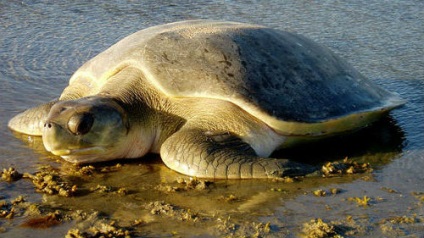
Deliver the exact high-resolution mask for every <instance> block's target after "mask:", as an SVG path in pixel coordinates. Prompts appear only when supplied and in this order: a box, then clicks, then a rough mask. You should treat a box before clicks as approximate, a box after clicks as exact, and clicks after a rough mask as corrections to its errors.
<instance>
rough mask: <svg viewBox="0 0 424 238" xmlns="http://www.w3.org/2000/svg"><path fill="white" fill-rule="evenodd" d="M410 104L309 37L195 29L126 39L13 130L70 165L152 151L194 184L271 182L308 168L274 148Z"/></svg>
mask: <svg viewBox="0 0 424 238" xmlns="http://www.w3.org/2000/svg"><path fill="white" fill-rule="evenodd" d="M402 104H403V101H402V100H401V99H400V98H399V97H398V96H397V94H394V93H390V92H388V91H386V90H384V89H382V88H380V87H378V86H377V85H375V84H374V83H373V82H371V81H370V80H368V79H366V78H365V77H364V76H362V75H361V74H360V73H359V72H358V71H356V70H355V69H354V68H353V67H351V66H350V65H349V64H347V63H346V62H345V61H344V60H342V59H340V58H339V57H338V56H336V55H335V54H334V53H332V52H331V51H330V50H329V49H327V48H326V47H323V46H320V45H318V44H316V43H314V42H313V41H311V40H309V39H307V38H305V37H303V36H300V35H297V34H293V33H289V32H284V31H280V30H275V29H270V28H267V27H264V26H259V25H250V24H243V23H235V22H224V21H210V20H193V21H183V22H176V23H170V24H165V25H159V26H155V27H150V28H147V29H144V30H141V31H139V32H136V33H134V34H132V35H130V36H128V37H126V38H124V39H123V40H121V41H119V42H118V43H116V44H115V45H113V46H112V47H110V48H109V49H107V50H106V51H104V52H102V53H100V54H99V55H97V56H96V57H94V58H93V59H91V60H90V61H88V62H87V63H85V64H84V65H83V66H82V67H81V68H79V69H78V70H77V71H76V72H75V73H74V75H73V76H72V77H71V79H70V82H69V86H67V87H66V88H65V89H64V91H63V93H62V95H61V96H60V98H59V99H58V100H54V101H51V102H49V103H46V104H44V105H41V106H38V107H35V108H32V109H28V110H27V111H25V112H23V113H21V114H18V115H17V116H15V117H14V118H12V119H11V121H10V122H9V127H10V128H11V129H12V130H15V131H18V132H21V133H25V134H32V135H40V136H42V139H43V143H44V146H45V148H46V149H47V150H48V151H50V152H51V153H53V154H54V155H58V156H61V157H62V158H64V159H65V160H67V161H70V162H72V163H92V162H99V161H108V160H113V159H118V158H139V157H142V156H143V155H145V154H146V153H149V152H152V153H160V155H161V158H162V159H163V161H164V163H165V164H166V165H167V166H168V167H169V168H171V169H173V170H176V171H178V172H180V173H183V174H187V175H190V176H197V177H206V178H268V177H279V176H285V175H290V174H291V173H297V172H300V173H302V171H303V169H304V167H303V166H302V165H301V164H298V163H295V162H292V161H288V160H286V159H271V158H267V157H268V156H269V155H270V154H271V153H272V152H273V151H274V150H276V149H279V148H282V147H285V146H289V145H292V144H295V143H298V142H301V141H304V140H308V139H310V138H313V139H315V138H321V137H327V136H331V135H336V134H340V133H345V132H349V131H353V130H356V129H358V128H362V127H365V126H367V125H369V124H370V123H372V122H373V121H375V120H377V119H378V118H379V117H381V116H382V115H383V114H385V113H387V112H388V111H389V110H391V109H393V108H395V107H398V106H400V105H402ZM303 172H304V171H303Z"/></svg>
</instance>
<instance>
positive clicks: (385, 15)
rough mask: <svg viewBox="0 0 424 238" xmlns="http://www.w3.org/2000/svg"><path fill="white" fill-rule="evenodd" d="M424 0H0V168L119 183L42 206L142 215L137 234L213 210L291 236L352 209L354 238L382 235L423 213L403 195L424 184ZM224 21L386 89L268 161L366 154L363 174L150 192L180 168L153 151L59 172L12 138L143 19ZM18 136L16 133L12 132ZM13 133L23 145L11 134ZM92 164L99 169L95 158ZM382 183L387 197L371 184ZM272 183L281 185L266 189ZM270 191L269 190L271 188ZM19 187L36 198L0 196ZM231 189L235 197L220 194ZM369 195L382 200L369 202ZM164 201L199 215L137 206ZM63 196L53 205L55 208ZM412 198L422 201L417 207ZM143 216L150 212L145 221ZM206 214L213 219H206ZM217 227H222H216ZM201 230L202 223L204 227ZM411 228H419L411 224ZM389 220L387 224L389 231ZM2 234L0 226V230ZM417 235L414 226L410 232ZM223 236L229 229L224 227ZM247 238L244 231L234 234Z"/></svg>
mask: <svg viewBox="0 0 424 238" xmlns="http://www.w3.org/2000/svg"><path fill="white" fill-rule="evenodd" d="M423 8H424V2H423V1H417V0H415V1H414V0H412V1H384V2H382V1H362V0H359V1H344V2H333V1H321V2H319V3H318V2H311V1H285V2H284V3H282V2H281V1H279V0H275V1H274V0H270V1H262V2H261V1H246V2H239V1H204V2H191V1H187V2H186V1H142V2H140V1H115V2H107V1H79V0H77V1H62V2H54V1H53V2H52V1H25V0H24V1H13V0H6V1H2V2H1V3H0V32H1V33H0V44H1V46H2V47H0V168H7V167H10V166H13V167H16V168H17V169H18V170H19V171H22V172H35V171H37V170H39V168H40V166H45V165H51V166H53V167H55V168H57V169H58V170H59V171H61V173H62V174H64V175H65V176H69V178H70V179H71V180H72V181H74V182H75V183H77V184H78V186H80V187H81V188H82V189H86V191H88V190H89V188H90V187H92V186H96V185H97V184H106V185H110V186H112V187H113V186H114V187H122V186H125V187H128V189H130V190H131V191H132V193H130V195H128V196H124V197H116V196H113V195H108V194H96V193H87V194H85V195H83V196H80V197H77V198H72V199H66V198H57V197H54V196H53V197H52V196H45V198H44V204H45V205H54V206H56V207H57V208H63V207H61V206H64V205H63V204H68V205H66V206H67V208H70V209H86V210H90V209H97V210H100V211H102V212H104V213H105V214H107V215H110V216H111V217H112V218H114V219H119V220H121V221H122V222H124V223H125V222H128V221H129V220H131V219H133V218H134V217H139V218H140V217H142V218H143V219H145V220H146V221H151V222H149V223H147V224H146V225H145V226H143V227H141V229H142V230H144V231H145V232H146V233H143V234H144V235H152V236H155V234H157V236H160V235H169V234H171V233H172V231H176V232H178V233H179V234H181V235H182V236H184V235H188V234H194V233H196V234H212V235H213V234H216V233H214V231H215V232H216V230H218V229H215V228H216V227H215V225H216V223H214V222H215V221H216V219H215V218H217V217H219V218H220V219H221V218H222V222H223V223H225V222H224V221H226V220H225V219H223V218H224V217H227V218H228V217H230V216H231V217H232V219H230V221H228V224H230V223H231V222H233V223H235V224H236V225H237V226H235V227H236V229H237V227H238V228H239V229H240V228H241V227H243V224H246V223H249V222H270V224H271V228H272V229H271V230H272V232H271V235H275V236H282V235H288V236H289V237H290V236H291V237H294V236H296V234H297V233H296V232H299V230H300V227H301V224H302V223H304V222H306V221H309V220H310V219H312V218H316V217H321V218H325V219H329V220H333V221H340V220H344V219H345V217H346V216H352V219H353V220H354V221H355V222H356V224H357V225H361V224H364V226H366V227H368V228H367V229H366V231H365V232H364V233H359V234H358V235H359V236H380V237H381V236H384V235H387V234H386V233H384V232H383V231H382V229H381V228H380V227H381V225H380V224H378V222H380V221H381V220H382V219H383V218H387V217H391V216H404V215H405V216H411V214H415V216H416V217H417V219H418V218H419V219H421V218H423V217H424V209H423V207H422V203H420V201H419V200H417V198H416V197H414V196H413V195H412V193H411V192H424V188H423V186H422V181H423V180H424V173H422V168H424V141H423V139H422V138H423V136H424V94H423V92H424V67H422V65H423V58H422V56H423V55H424V45H423V44H422V39H423V38H424V30H423V25H422V22H423V21H424V16H423V14H422V9H423ZM198 18H209V19H220V20H222V19H225V20H233V21H240V22H248V23H258V24H264V25H267V26H270V27H275V28H279V29H283V30H290V31H294V32H298V33H301V34H304V35H306V36H308V37H310V38H312V39H314V40H316V41H318V42H320V43H322V44H325V45H327V46H329V47H330V48H331V49H333V50H334V51H336V52H337V53H338V54H340V55H341V56H342V57H344V58H346V59H347V60H348V61H349V62H351V63H352V64H353V65H354V66H356V67H357V68H358V69H359V71H361V72H363V73H364V74H365V75H367V76H368V77H370V78H371V79H373V80H377V82H378V83H379V84H381V85H382V86H383V87H385V88H387V89H389V90H390V91H395V92H398V93H399V94H401V96H402V97H403V98H405V99H407V100H408V103H407V104H406V105H405V106H404V107H402V108H400V109H398V110H395V111H394V112H392V113H391V115H390V116H389V117H387V118H385V119H384V120H382V121H380V122H378V123H377V124H375V125H374V126H372V127H370V128H367V129H365V130H363V131H359V132H357V133H355V134H353V135H346V136H342V137H338V138H335V139H329V140H327V141H325V142H320V143H317V144H311V145H304V146H302V147H298V148H293V149H290V150H284V151H279V152H277V153H276V156H278V157H288V158H291V159H297V160H301V161H302V160H303V161H307V162H309V161H310V160H311V159H314V160H317V161H319V162H322V161H326V160H339V159H343V158H344V157H346V156H347V157H349V158H351V159H354V160H357V161H364V160H366V161H369V162H370V163H371V164H372V165H374V166H376V165H377V166H378V167H376V168H377V170H375V172H374V173H372V174H371V175H364V176H365V177H368V180H367V181H364V180H363V179H359V178H361V177H364V176H362V175H359V176H353V177H351V176H348V177H341V178H332V179H319V178H314V179H312V178H310V179H305V180H303V181H301V182H296V183H293V184H281V183H277V184H276V183H272V182H270V181H217V182H216V183H215V184H214V185H213V186H212V187H211V189H209V190H207V191H203V192H202V191H201V192H199V191H189V192H183V193H171V194H167V193H163V192H159V191H156V190H154V188H155V187H156V186H157V185H159V184H161V183H162V182H166V183H172V184H175V182H174V181H175V178H176V177H179V176H181V175H178V174H177V173H175V172H173V171H170V170H169V169H167V168H165V166H164V165H163V164H162V163H161V161H160V159H159V158H158V157H152V158H150V159H147V160H146V159H140V160H135V161H131V162H125V161H120V162H121V163H122V164H123V167H122V168H123V169H120V170H118V171H116V172H113V173H96V174H95V175H93V176H92V177H88V178H87V177H78V176H74V175H69V171H71V170H72V168H73V166H72V165H70V164H67V163H65V162H63V161H62V160H60V159H59V158H58V157H55V156H53V155H50V154H48V153H46V152H45V150H44V149H43V146H42V144H41V143H40V140H39V138H34V137H28V136H24V137H22V138H20V139H17V138H15V136H14V135H13V134H12V133H11V132H10V131H9V130H8V129H7V121H8V120H9V119H10V118H11V117H12V116H13V115H15V114H16V113H17V112H19V111H22V110H24V109H26V108H29V107H32V106H35V105H37V104H40V103H43V102H47V101H50V100H51V99H53V98H55V97H58V96H59V95H60V92H61V91H62V90H63V88H64V87H65V86H66V85H67V83H68V82H67V81H68V79H69V78H70V76H71V74H72V73H73V72H74V71H75V70H76V69H77V68H78V67H79V66H80V65H81V64H82V63H84V62H85V61H87V60H88V59H90V58H92V57H93V56H95V55H96V54H98V53H99V52H101V51H103V50H104V49H106V48H107V47H109V46H110V45H112V44H113V43H115V42H116V41H117V40H118V39H120V38H122V37H124V36H126V35H129V34H130V33H133V32H135V31H138V30H140V29H142V28H145V27H147V26H152V25H156V24H161V23H166V22H172V21H176V20H185V19H198ZM17 137H19V135H18V136H17ZM22 141H24V143H23V142H22ZM96 166H99V170H101V168H102V167H103V166H104V167H107V166H108V165H107V164H105V165H96ZM330 187H338V188H340V189H341V190H342V191H343V192H342V193H341V194H338V195H335V196H328V197H323V198H316V197H314V196H313V195H311V193H310V191H311V190H314V189H318V188H322V189H328V188H330ZM383 187H386V188H391V189H393V190H395V191H396V193H388V192H386V190H383V189H382V188H383ZM274 188H276V189H277V191H281V192H277V193H275V192H272V193H271V192H270V191H271V189H274ZM274 191H275V190H274ZM19 194H26V195H27V197H28V199H29V200H31V201H38V202H40V201H41V195H39V194H37V193H35V192H34V188H33V187H32V185H31V184H30V183H29V182H28V181H18V182H16V183H11V184H9V183H5V182H0V200H1V199H10V198H14V197H16V196H17V195H19ZM231 194H233V195H235V196H236V197H237V198H238V200H235V202H229V203H228V202H223V200H222V196H224V197H225V196H227V197H228V196H229V195H231ZM365 195H366V196H368V197H371V198H373V199H374V203H373V205H372V206H370V207H368V208H366V209H364V208H361V207H357V206H356V205H355V204H352V203H349V202H347V200H348V198H349V197H363V196H365ZM378 198H381V200H379V199H378ZM159 199H160V200H164V201H166V202H167V203H172V204H175V205H178V206H180V207H183V208H187V209H191V210H192V211H195V212H198V213H200V214H202V215H203V217H205V221H204V222H201V223H197V224H191V223H184V222H175V223H172V224H173V225H172V227H169V229H167V228H164V226H163V224H164V223H166V224H167V225H169V218H167V217H157V216H152V215H148V214H146V211H145V210H143V209H141V207H140V206H141V205H142V204H144V203H146V202H149V201H152V200H159ZM61 204H62V205H61ZM420 204H421V205H420ZM149 219H153V220H149ZM212 221H213V222H212ZM20 222H22V220H19V219H15V220H12V221H10V223H8V222H6V221H5V220H2V218H0V228H2V227H3V228H5V229H6V232H5V233H0V236H1V237H20V236H22V237H24V236H29V235H31V236H33V237H45V236H46V234H48V235H49V236H55V235H57V236H59V237H60V236H63V234H65V233H66V231H67V229H68V228H69V227H72V226H73V224H65V225H61V226H58V227H55V228H52V229H47V230H38V231H37V230H33V229H24V228H18V227H17V225H19V224H20ZM221 225H222V224H221ZM420 225H421V227H422V223H418V225H416V227H414V224H410V225H409V226H408V225H406V226H405V227H401V228H402V229H400V228H399V229H398V230H401V231H403V232H404V233H403V234H401V233H396V234H397V235H416V234H418V235H420V234H423V233H424V231H423V229H422V228H421V230H420V229H419V226H420ZM211 227H212V228H211ZM417 227H418V228H417ZM397 228H398V227H394V228H393V230H392V231H395V232H398V230H396V229H397ZM0 230H1V229H0ZM211 230H214V231H211ZM420 232H421V233H420ZM227 234H231V233H227ZM239 234H244V235H246V234H247V235H252V234H254V232H253V231H252V232H251V233H249V232H247V233H239Z"/></svg>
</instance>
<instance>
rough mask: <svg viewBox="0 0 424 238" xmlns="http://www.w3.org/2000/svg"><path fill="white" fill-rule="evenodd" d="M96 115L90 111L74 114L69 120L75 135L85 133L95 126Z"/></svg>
mask: <svg viewBox="0 0 424 238" xmlns="http://www.w3.org/2000/svg"><path fill="white" fill-rule="evenodd" d="M93 122H94V117H93V115H92V114H90V113H82V114H75V115H73V116H72V117H71V118H70V119H69V121H68V129H69V130H70V131H71V132H72V133H74V134H75V135H84V134H86V133H87V132H89V131H90V129H91V127H92V126H93Z"/></svg>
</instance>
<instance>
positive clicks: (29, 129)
mask: <svg viewBox="0 0 424 238" xmlns="http://www.w3.org/2000/svg"><path fill="white" fill-rule="evenodd" d="M57 101H58V100H53V101H50V102H48V103H45V104H41V105H39V106H37V107H33V108H30V109H27V110H25V111H24V112H21V113H19V114H18V115H16V116H14V117H13V118H12V119H10V121H9V123H8V127H9V128H10V129H11V130H13V131H16V132H19V133H23V134H27V135H34V136H41V135H42V134H43V127H44V122H45V120H46V118H47V115H48V114H49V111H50V108H51V107H52V106H53V105H54V104H55V103H56V102H57Z"/></svg>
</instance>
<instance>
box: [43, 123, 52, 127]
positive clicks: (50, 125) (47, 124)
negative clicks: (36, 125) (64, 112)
mask: <svg viewBox="0 0 424 238" xmlns="http://www.w3.org/2000/svg"><path fill="white" fill-rule="evenodd" d="M46 127H47V128H52V124H51V123H49V122H46V123H44V128H46Z"/></svg>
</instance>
